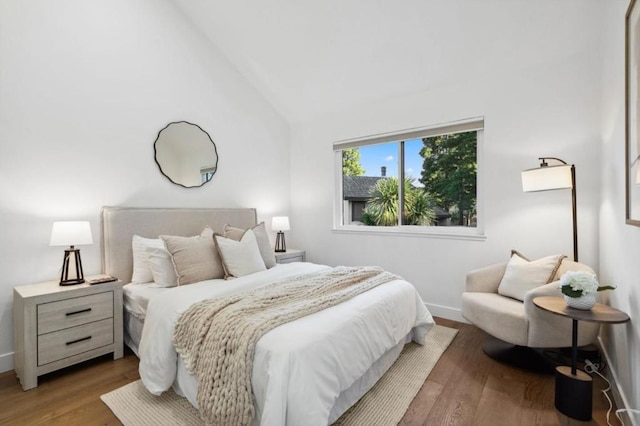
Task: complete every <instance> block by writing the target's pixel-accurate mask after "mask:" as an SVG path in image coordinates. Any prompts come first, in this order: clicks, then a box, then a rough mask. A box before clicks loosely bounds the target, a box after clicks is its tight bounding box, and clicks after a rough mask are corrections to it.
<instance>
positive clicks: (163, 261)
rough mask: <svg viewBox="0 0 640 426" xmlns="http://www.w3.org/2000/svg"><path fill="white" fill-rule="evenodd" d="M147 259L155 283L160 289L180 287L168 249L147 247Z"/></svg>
mask: <svg viewBox="0 0 640 426" xmlns="http://www.w3.org/2000/svg"><path fill="white" fill-rule="evenodd" d="M147 257H148V259H149V266H150V267H151V274H152V275H153V282H155V283H156V285H157V286H158V287H175V286H177V285H178V277H177V276H176V270H175V268H174V266H173V262H172V261H171V254H170V253H169V252H168V251H167V249H166V248H164V247H162V248H156V247H147Z"/></svg>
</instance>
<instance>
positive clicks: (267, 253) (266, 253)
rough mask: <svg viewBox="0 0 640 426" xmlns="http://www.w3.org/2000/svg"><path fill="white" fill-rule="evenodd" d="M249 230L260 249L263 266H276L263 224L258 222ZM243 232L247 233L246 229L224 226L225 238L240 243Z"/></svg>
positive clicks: (274, 256)
mask: <svg viewBox="0 0 640 426" xmlns="http://www.w3.org/2000/svg"><path fill="white" fill-rule="evenodd" d="M251 230H252V231H253V233H254V234H256V241H257V242H258V248H259V249H260V255H261V256H262V260H263V261H264V265H265V266H266V267H267V268H273V267H274V266H276V255H275V253H274V252H273V249H272V248H271V243H270V242H269V235H268V234H267V229H266V228H265V226H264V222H260V223H259V224H257V225H256V226H254V227H253V228H251ZM245 232H247V230H246V229H242V228H235V227H233V226H231V225H225V226H224V237H225V238H230V239H232V240H236V241H240V240H241V239H242V236H243V235H244V233H245Z"/></svg>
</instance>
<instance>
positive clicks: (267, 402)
mask: <svg viewBox="0 0 640 426" xmlns="http://www.w3.org/2000/svg"><path fill="white" fill-rule="evenodd" d="M327 268H328V267H326V266H321V265H314V264H311V263H291V264H284V265H277V266H276V267H274V268H271V269H269V270H266V271H264V272H259V273H256V274H251V275H247V276H245V277H242V278H238V279H234V280H229V281H221V280H213V281H203V282H200V283H196V284H190V285H187V286H181V287H176V288H172V289H168V290H167V291H163V292H161V293H160V294H157V295H155V296H154V297H153V298H152V299H151V300H150V301H149V304H148V306H147V312H146V319H145V326H144V329H143V333H142V339H141V342H140V377H141V378H142V381H143V383H144V384H145V386H146V387H147V389H148V390H149V391H150V392H151V393H154V394H156V395H158V394H161V393H162V392H164V391H166V390H168V389H169V388H170V387H171V386H172V385H173V384H174V383H175V384H176V387H177V388H178V389H179V390H180V391H181V392H182V393H184V394H185V395H186V396H187V397H188V398H189V400H190V401H191V402H192V403H195V397H194V396H195V392H196V390H195V383H196V382H195V380H193V378H191V380H189V379H188V378H184V377H183V379H182V380H179V381H177V379H178V377H179V376H178V355H177V353H176V352H175V349H174V347H173V344H172V335H173V329H174V326H175V323H176V322H177V320H178V318H179V317H180V315H181V314H182V312H184V311H185V310H186V309H187V308H188V307H189V306H190V305H191V304H193V303H195V302H197V301H199V300H202V299H206V298H212V297H224V296H226V295H229V294H232V293H235V292H239V291H245V290H248V289H251V288H257V287H259V286H262V285H265V284H269V283H272V282H274V281H277V280H281V279H285V278H288V277H293V276H296V275H301V274H306V273H311V272H316V271H320V270H323V269H327ZM433 324H434V323H433V318H432V317H431V314H430V313H429V312H428V310H427V309H426V307H425V306H424V303H423V301H422V299H421V298H420V296H419V295H418V293H417V291H416V290H415V288H414V287H413V286H412V285H411V284H409V283H407V282H406V281H402V280H396V281H392V282H390V283H386V284H383V285H380V286H379V287H376V288H374V289H373V290H370V291H368V292H366V293H363V294H360V295H358V296H356V297H355V298H353V299H351V300H348V301H346V302H344V303H341V304H339V305H336V306H333V307H331V308H329V309H326V310H324V311H320V312H317V313H315V314H313V315H309V316H306V317H303V318H300V319H298V320H296V321H293V322H290V323H287V324H284V325H282V326H280V327H277V328H275V329H273V330H271V331H270V332H268V333H267V334H265V335H264V336H263V337H262V338H261V339H260V340H259V341H258V343H257V345H256V350H255V361H254V368H253V377H252V384H253V392H254V395H255V403H256V418H255V419H254V424H260V425H285V424H286V425H300V424H304V425H326V424H328V423H329V421H331V420H333V419H332V417H334V416H335V415H336V413H335V411H333V413H332V409H333V407H334V404H335V403H336V400H337V399H338V396H339V395H340V394H341V393H342V392H343V391H345V390H347V389H348V388H349V387H350V386H352V384H354V383H355V382H356V381H357V380H358V379H359V378H360V377H361V376H362V375H363V374H364V373H365V372H366V371H367V370H369V369H370V367H371V366H372V365H374V364H375V363H376V361H377V360H379V359H380V358H382V357H383V356H384V355H385V354H387V353H388V352H389V351H392V349H393V348H394V347H397V346H398V344H401V343H402V342H403V339H405V336H407V335H408V334H410V335H411V337H412V339H413V340H414V341H416V342H418V343H420V344H422V343H424V337H425V336H426V334H427V332H428V331H429V330H430V329H431V327H432V326H433ZM183 375H184V374H183V372H181V374H180V376H183ZM341 411H344V410H341ZM339 414H341V412H340V413H337V415H339Z"/></svg>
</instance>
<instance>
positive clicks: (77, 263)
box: [60, 246, 84, 286]
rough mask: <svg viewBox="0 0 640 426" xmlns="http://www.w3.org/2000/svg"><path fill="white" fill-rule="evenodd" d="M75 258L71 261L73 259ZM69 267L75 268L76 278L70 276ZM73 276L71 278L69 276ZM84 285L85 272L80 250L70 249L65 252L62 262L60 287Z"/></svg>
mask: <svg viewBox="0 0 640 426" xmlns="http://www.w3.org/2000/svg"><path fill="white" fill-rule="evenodd" d="M72 257H73V258H74V259H73V261H71V258H72ZM69 265H72V266H74V267H75V277H74V276H73V275H74V274H73V270H72V271H71V272H72V273H71V274H69ZM69 275H71V276H69ZM82 283H84V272H83V271H82V259H81V258H80V249H77V248H74V247H73V246H71V247H69V248H68V249H66V250H65V251H64V259H63V261H62V274H61V275H60V285H62V286H66V285H77V284H82Z"/></svg>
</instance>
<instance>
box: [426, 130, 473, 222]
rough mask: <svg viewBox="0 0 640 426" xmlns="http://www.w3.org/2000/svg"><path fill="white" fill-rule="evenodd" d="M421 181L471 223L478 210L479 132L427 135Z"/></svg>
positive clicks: (445, 205) (444, 204)
mask: <svg viewBox="0 0 640 426" xmlns="http://www.w3.org/2000/svg"><path fill="white" fill-rule="evenodd" d="M422 143H423V144H424V146H423V148H422V149H421V150H420V155H421V156H422V157H423V158H424V162H423V165H422V177H421V178H420V182H421V183H422V184H423V185H424V186H425V188H426V190H428V191H429V193H431V194H432V195H433V196H434V197H435V199H436V202H437V203H438V205H439V206H440V207H442V208H444V209H445V210H447V211H448V212H449V213H452V215H453V217H454V219H457V222H458V225H462V226H465V225H466V226H469V225H470V224H471V219H472V218H473V217H474V216H475V213H476V171H477V162H476V145H477V137H476V132H464V133H454V134H449V135H441V136H434V137H430V138H423V139H422Z"/></svg>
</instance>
